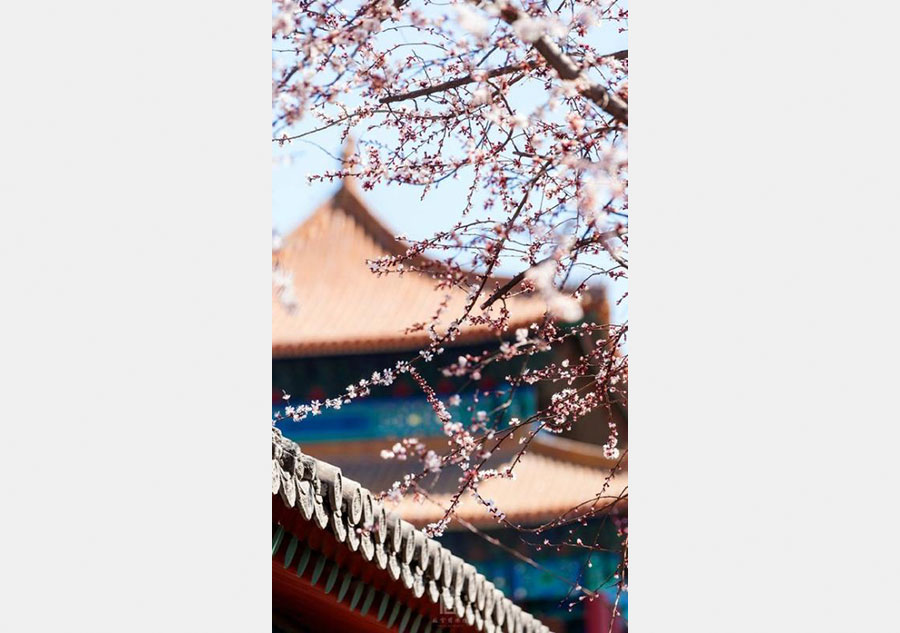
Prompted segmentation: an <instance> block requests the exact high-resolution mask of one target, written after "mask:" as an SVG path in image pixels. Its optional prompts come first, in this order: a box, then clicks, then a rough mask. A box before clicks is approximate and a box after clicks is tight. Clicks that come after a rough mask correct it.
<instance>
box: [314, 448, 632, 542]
mask: <svg viewBox="0 0 900 633" xmlns="http://www.w3.org/2000/svg"><path fill="white" fill-rule="evenodd" d="M517 437H518V436H515V437H514V438H513V441H512V444H510V445H509V446H507V447H506V448H504V449H502V450H501V451H498V453H497V454H495V456H493V457H492V458H491V459H490V460H488V464H487V465H486V468H493V469H496V470H498V471H501V472H502V471H503V470H504V469H505V467H506V466H507V465H508V464H509V463H510V462H511V461H512V459H513V458H514V457H515V453H516V452H517V448H518V441H517V439H516V438H517ZM387 444H388V443H387V442H385V441H379V440H372V441H369V442H358V443H354V445H353V446H348V445H347V444H346V443H321V444H317V443H309V444H306V445H305V446H306V449H307V450H308V451H309V452H310V453H311V454H314V455H316V456H318V457H319V458H321V459H325V460H326V461H328V462H330V463H332V464H334V465H335V466H339V467H340V468H341V469H342V470H343V472H344V475H346V476H348V477H350V478H351V479H356V480H358V481H360V482H363V483H365V485H366V486H367V487H368V488H370V489H371V490H372V492H374V493H376V494H378V493H381V492H383V491H385V490H387V489H388V488H390V487H391V484H393V483H394V482H395V481H399V480H401V479H403V476H404V475H406V474H407V473H417V472H420V471H421V464H420V463H419V462H418V461H417V460H415V459H410V460H405V461H397V460H394V459H388V460H385V459H381V458H380V457H379V456H378V450H379V448H385V447H386V446H387ZM425 444H426V446H427V447H428V448H430V449H433V450H436V451H437V452H438V454H441V453H443V452H445V451H446V443H445V442H444V441H443V440H439V439H437V438H429V439H427V440H425ZM615 464H616V462H615V461H614V460H610V459H607V458H606V457H604V456H603V449H601V448H600V447H599V446H596V445H594V444H587V443H585V442H578V441H576V440H570V439H566V438H563V437H558V436H554V435H544V434H540V435H538V436H537V437H536V438H535V439H534V440H533V441H532V443H531V445H530V446H529V449H528V453H527V454H526V455H524V456H523V457H522V459H521V460H520V461H519V463H518V464H517V465H516V467H515V469H514V473H515V477H516V478H515V479H514V480H510V479H500V478H497V479H490V480H487V481H484V482H482V483H481V484H480V485H479V494H480V495H481V496H482V497H483V498H484V499H493V500H494V502H495V503H496V506H497V508H498V509H499V510H500V511H501V512H504V513H505V514H506V518H507V520H509V521H511V522H512V523H516V524H521V525H531V526H535V525H539V524H541V523H544V522H547V521H550V520H552V519H555V518H557V517H559V516H560V515H562V514H563V513H565V512H567V511H568V510H571V509H572V508H574V507H575V506H577V505H579V504H584V505H582V506H581V507H580V509H579V510H580V511H578V512H574V513H572V514H570V515H569V516H570V517H573V516H576V515H578V514H583V513H585V512H588V511H590V510H591V509H595V510H596V509H598V508H602V507H605V506H606V505H607V504H609V503H611V502H613V501H614V498H615V497H616V496H617V495H620V494H622V493H623V491H625V490H626V488H627V485H628V472H627V460H626V461H623V463H622V464H621V466H622V468H621V469H620V470H618V471H617V473H616V475H615V477H613V478H612V479H611V481H610V484H609V486H608V487H607V488H606V490H605V491H604V492H603V495H602V497H601V498H600V499H598V500H597V503H596V505H593V503H584V502H585V501H588V500H591V499H592V498H593V497H594V495H597V494H599V493H600V492H601V490H603V484H604V482H605V481H606V478H607V477H608V476H609V473H610V471H611V469H612V467H613V466H615ZM459 475H460V471H459V470H458V469H457V468H456V467H448V468H447V469H446V470H445V471H444V472H442V473H441V474H440V476H439V477H436V476H435V475H428V476H427V477H426V478H425V479H424V480H422V482H421V484H422V487H423V488H424V489H426V490H428V491H429V498H428V499H424V500H421V502H420V501H417V500H415V499H414V497H413V495H412V493H410V494H409V495H407V496H405V497H404V498H403V500H402V501H401V502H400V503H399V504H395V503H392V502H390V501H387V500H385V502H384V503H385V506H386V507H387V508H388V509H391V510H396V511H397V512H398V513H399V514H400V516H402V517H403V518H404V519H406V520H407V521H409V522H410V523H412V524H414V525H416V526H418V527H424V526H425V525H427V524H428V523H433V522H435V521H438V520H440V519H441V517H443V516H444V509H446V508H447V507H449V506H450V501H451V498H452V497H453V494H454V493H455V492H456V491H457V489H458V485H459V484H458V481H457V478H458V477H459ZM616 507H617V508H618V509H619V510H620V511H621V512H622V513H623V514H624V513H625V512H626V511H627V507H628V504H627V499H623V500H621V501H618V502H616ZM457 515H458V516H459V517H460V518H462V519H464V520H465V521H468V522H470V523H473V524H475V525H481V526H487V525H494V524H496V520H495V519H494V518H493V517H492V516H491V515H490V513H489V512H488V511H487V509H486V508H485V507H484V505H482V504H481V503H479V502H478V500H477V499H475V498H474V497H472V495H471V494H470V493H468V492H467V493H466V494H465V495H464V496H463V498H462V501H461V503H460V505H459V506H457ZM451 527H453V524H451Z"/></svg>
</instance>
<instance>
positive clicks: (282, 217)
mask: <svg viewBox="0 0 900 633" xmlns="http://www.w3.org/2000/svg"><path fill="white" fill-rule="evenodd" d="M617 31H618V29H617V27H616V26H614V25H610V24H605V25H604V26H603V27H602V28H600V29H598V30H597V40H598V41H597V47H598V49H599V50H603V51H606V50H608V51H610V52H612V51H617V50H620V49H623V48H627V45H628V43H627V33H618V32H617ZM313 125H314V122H313V121H312V120H310V121H308V122H303V121H301V122H300V123H299V124H297V125H296V126H294V128H293V130H294V132H302V131H305V130H306V129H309V128H310V127H312V126H313ZM340 133H341V131H340V129H339V127H335V128H332V129H327V130H323V131H322V132H319V133H317V134H314V135H312V136H309V137H306V138H305V139H299V140H296V141H293V142H291V143H290V144H286V145H285V146H284V147H280V146H279V144H277V143H273V144H272V145H273V149H272V227H273V229H275V230H276V231H278V232H279V233H281V234H286V233H288V232H290V231H291V230H292V229H293V228H294V227H296V226H297V225H298V224H299V223H300V222H302V221H303V220H304V219H305V218H306V217H307V216H308V215H309V214H310V213H312V211H314V210H315V209H316V207H317V206H319V205H320V204H321V203H322V202H324V201H325V200H327V199H328V197H329V196H330V195H331V194H332V193H333V192H334V191H335V190H336V189H337V186H338V185H337V183H324V184H323V183H318V182H317V183H312V184H310V183H309V182H308V181H307V175H308V174H313V173H319V172H321V171H324V170H326V169H335V168H337V167H338V164H339V162H338V160H337V158H336V157H339V156H340V154H341V141H340ZM467 185H468V181H467V179H466V178H465V176H463V177H462V178H461V179H459V180H453V179H448V180H446V181H444V182H442V183H440V185H439V186H438V187H436V188H434V189H433V190H431V191H430V192H429V194H428V195H427V196H426V197H425V199H424V200H421V199H420V198H421V195H422V188H420V187H414V186H409V185H404V186H398V185H393V186H390V185H379V186H376V187H375V188H374V189H372V190H370V191H366V192H365V193H364V199H365V200H366V202H367V204H368V205H369V208H370V209H371V210H372V212H373V213H374V214H375V215H376V217H378V218H379V220H381V222H382V223H383V224H385V225H386V226H387V227H388V228H389V229H390V230H391V231H393V232H394V233H395V234H399V233H404V234H406V235H408V236H409V237H410V238H414V239H417V238H425V237H429V236H430V235H432V234H434V233H435V232H436V231H438V230H442V229H446V228H448V227H449V226H451V225H452V224H453V222H454V221H455V220H456V219H457V218H458V217H459V214H460V212H461V210H462V204H461V201H462V200H464V199H465V194H466V187H467ZM520 269H521V263H518V264H517V263H511V264H508V265H506V266H501V269H500V270H499V271H498V272H500V273H501V274H515V273H517V272H519V270H520ZM606 283H607V284H608V283H609V282H606ZM625 289H626V283H625V282H619V283H617V284H616V285H615V287H611V288H609V290H610V299H611V301H615V300H616V299H618V298H619V297H620V296H621V295H622V293H623V292H624V291H625ZM625 318H626V313H625V306H624V305H623V306H622V307H621V308H620V309H618V310H616V311H615V312H614V320H615V321H621V320H624V319H625Z"/></svg>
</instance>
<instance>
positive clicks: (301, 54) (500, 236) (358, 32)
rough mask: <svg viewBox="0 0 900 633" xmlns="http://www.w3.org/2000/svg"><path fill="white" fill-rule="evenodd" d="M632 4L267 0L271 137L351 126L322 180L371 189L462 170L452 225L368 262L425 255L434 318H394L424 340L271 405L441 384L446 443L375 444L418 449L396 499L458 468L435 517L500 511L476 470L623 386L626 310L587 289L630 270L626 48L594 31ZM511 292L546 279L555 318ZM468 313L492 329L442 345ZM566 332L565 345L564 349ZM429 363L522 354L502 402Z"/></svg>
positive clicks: (455, 371) (388, 268) (610, 446)
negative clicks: (525, 405) (335, 383)
mask: <svg viewBox="0 0 900 633" xmlns="http://www.w3.org/2000/svg"><path fill="white" fill-rule="evenodd" d="M627 17H628V14H627V10H624V9H622V8H620V7H619V6H617V4H616V2H615V0H574V1H573V2H571V3H563V4H560V5H558V7H552V6H551V5H547V4H545V3H541V2H537V1H536V0H516V1H514V2H513V1H507V0H499V1H492V0H488V1H486V2H481V3H477V4H476V3H470V2H465V1H463V0H451V2H449V3H443V2H442V3H435V2H432V1H431V0H418V1H417V2H416V3H410V2H409V1H408V0H336V1H326V0H275V3H274V5H273V24H272V37H273V48H274V49H275V51H276V52H275V55H274V58H273V109H274V125H273V140H274V141H275V142H276V143H277V144H278V145H279V146H281V147H282V148H283V149H284V151H288V150H289V149H290V147H291V144H292V143H294V142H295V141H299V140H300V139H306V138H307V137H313V136H314V135H316V134H321V133H323V132H324V131H326V130H332V131H340V134H341V136H342V138H346V137H347V136H348V135H350V133H351V132H352V133H353V135H354V136H355V137H357V138H358V145H357V147H356V148H355V149H354V150H353V151H351V152H349V153H348V154H347V155H346V156H345V157H344V159H343V162H342V164H341V165H340V167H339V168H337V169H333V170H323V171H321V172H320V173H317V174H312V175H310V176H309V178H310V180H313V181H325V182H332V181H337V180H340V179H344V178H347V177H350V176H352V177H354V178H355V179H356V180H357V182H359V183H360V185H361V186H362V188H363V189H372V188H374V187H377V186H395V185H399V186H404V187H410V186H413V187H417V188H418V190H419V191H421V192H422V199H423V200H424V199H426V197H427V195H428V194H429V193H431V192H433V191H434V190H435V189H436V188H437V187H438V186H439V185H440V184H441V183H442V182H444V181H447V180H455V181H461V182H464V183H465V195H464V196H460V199H459V217H458V218H449V219H448V225H449V224H450V223H451V222H452V223H453V224H452V226H449V227H448V228H447V229H446V230H443V231H439V232H437V233H435V234H434V235H432V236H430V237H428V238H425V239H413V240H411V239H408V238H406V237H405V236H400V237H401V240H402V242H403V243H404V244H405V247H404V248H401V249H400V252H394V253H392V254H389V255H386V256H384V257H380V258H377V259H373V260H371V261H369V262H368V264H369V266H370V269H371V270H372V272H373V273H374V274H376V275H379V276H382V275H398V276H403V275H410V274H416V275H427V276H428V278H430V279H431V280H432V281H433V284H434V288H435V296H436V304H437V308H436V310H435V311H434V314H433V315H432V317H431V318H430V320H426V321H423V322H418V323H398V330H402V329H403V328H404V327H405V328H406V331H407V332H426V333H427V334H428V337H429V343H428V345H427V346H426V347H425V348H424V349H422V350H420V351H419V353H418V354H417V355H416V357H415V358H413V359H411V360H410V361H408V362H401V363H398V364H397V365H396V366H395V367H391V368H387V369H384V370H382V371H379V372H375V373H373V374H372V375H371V377H369V378H365V379H363V380H360V381H358V382H356V383H354V384H351V385H349V386H348V387H347V389H346V392H345V393H342V394H335V395H333V396H332V397H330V398H325V399H324V400H322V401H318V400H317V401H313V402H310V403H305V404H301V405H288V406H285V408H284V410H283V412H279V413H277V414H276V415H275V420H276V421H277V420H280V419H288V420H293V421H296V422H300V421H302V420H305V419H307V418H308V417H310V416H317V415H320V414H321V413H322V412H323V411H324V410H327V409H339V408H341V407H342V406H346V405H349V404H350V403H352V402H353V401H354V400H356V399H358V398H362V397H366V396H368V395H369V394H370V393H372V390H373V389H376V388H378V387H383V386H388V385H391V384H392V383H393V382H394V380H395V379H396V378H397V376H399V375H401V374H408V375H409V376H410V377H411V378H412V380H413V381H414V382H415V384H416V385H417V386H418V388H419V390H420V391H421V392H422V393H423V394H424V396H425V398H426V400H427V401H428V403H429V404H430V406H431V409H432V410H433V412H434V416H435V418H434V419H435V423H436V424H438V425H440V428H441V430H442V431H443V434H444V437H445V439H446V445H447V448H446V452H445V453H444V454H439V453H438V452H436V451H434V450H429V449H427V448H426V447H425V446H424V445H423V444H422V443H421V442H419V441H418V440H415V439H414V438H407V439H405V440H402V441H400V442H397V443H396V444H394V446H393V447H391V448H390V449H385V450H384V451H382V456H383V457H384V458H386V459H395V460H407V459H410V458H413V457H414V458H415V459H417V460H420V461H421V464H422V468H421V472H418V473H410V474H408V475H406V476H405V477H404V478H403V479H402V480H401V481H397V482H395V483H394V485H393V486H392V487H391V488H390V489H389V490H388V491H387V492H386V493H385V495H386V497H387V498H389V499H394V500H399V499H400V498H401V497H402V496H403V495H404V494H406V493H408V492H412V493H413V494H425V493H426V492H427V491H424V490H422V488H421V487H420V482H422V481H423V480H424V478H425V477H426V476H427V475H428V474H430V473H435V472H438V471H441V470H443V469H446V468H452V469H454V470H455V469H458V470H459V473H460V475H459V488H458V491H457V494H455V495H454V497H453V499H452V501H451V503H450V505H449V507H448V508H447V513H446V514H445V516H444V517H443V518H442V519H441V520H440V521H437V522H435V523H434V524H432V525H430V526H429V528H428V529H429V531H430V532H431V533H432V534H440V533H441V532H442V531H443V530H444V529H445V528H446V527H447V525H448V524H449V522H450V521H451V520H452V517H453V513H454V510H455V508H456V507H457V505H458V503H459V500H460V499H461V498H462V496H463V495H464V494H465V493H468V494H469V495H470V496H472V497H474V498H475V499H477V500H478V501H479V503H481V504H482V505H483V506H484V507H485V508H487V511H488V512H489V513H490V514H491V515H492V516H493V517H494V518H495V519H496V520H498V521H500V522H504V523H505V522H506V515H505V514H504V512H503V510H502V508H498V507H497V505H496V503H494V501H492V500H490V499H485V498H483V497H482V496H481V495H480V494H479V492H478V486H479V484H480V483H481V482H483V481H485V480H487V479H492V478H511V477H514V474H515V473H514V468H515V465H516V464H517V463H518V461H519V459H520V457H521V455H523V454H524V452H525V451H526V450H527V448H528V446H529V443H530V442H531V440H532V439H533V438H534V436H535V434H536V433H537V432H538V431H539V430H548V431H551V432H557V433H559V432H564V431H566V430H567V429H571V428H573V425H576V424H578V422H579V420H583V419H585V417H586V416H588V415H590V414H591V413H592V412H596V411H603V410H609V409H610V407H611V406H612V402H613V401H614V400H618V401H624V399H625V398H626V397H627V383H628V356H627V353H626V350H625V346H624V343H625V339H626V337H627V331H628V326H627V323H620V324H611V323H605V322H602V323H595V322H593V321H591V319H593V318H594V317H593V316H591V315H589V314H588V311H587V310H586V309H585V306H586V298H587V297H588V296H589V295H590V293H591V290H592V287H593V286H594V285H595V284H596V282H599V281H602V280H606V281H609V282H617V281H618V280H621V279H625V278H627V271H628V259H629V256H628V215H629V205H628V159H627V152H626V147H627V134H628V103H627V102H628V53H627V51H623V50H614V49H611V48H600V47H598V45H597V42H599V41H601V38H598V33H602V32H603V31H604V30H606V31H608V30H611V29H612V30H618V31H624V30H625V29H626V28H627ZM273 248H276V245H275V244H273ZM426 254H427V255H428V256H427V257H426ZM436 254H437V255H436ZM504 267H505V268H510V269H515V270H518V271H519V272H518V274H516V275H515V276H514V277H512V278H510V279H509V280H507V281H506V282H505V283H504V282H502V281H498V280H496V278H495V276H496V274H497V272H498V270H499V269H500V268H504ZM273 285H274V289H275V291H276V294H277V295H278V297H279V298H280V300H281V301H282V303H283V304H284V305H286V306H288V307H289V308H290V307H291V306H296V305H297V297H296V296H295V295H294V292H293V281H292V279H291V278H290V275H289V273H287V272H285V271H283V270H281V269H279V268H278V267H277V266H276V267H275V268H274V269H273ZM453 293H461V294H462V295H464V296H465V302H464V307H463V308H462V309H461V310H456V308H453V307H452V306H454V305H455V304H453V303H452V302H451V301H450V297H451V295H452V294H453ZM517 295H537V296H539V297H541V298H542V299H543V301H544V302H545V303H546V306H547V314H546V316H545V318H544V319H543V320H540V319H539V320H537V321H536V322H534V323H532V324H530V325H529V326H528V327H521V326H520V325H516V326H514V325H512V321H511V319H512V312H511V310H510V306H509V305H508V304H509V303H510V300H511V299H513V298H515V297H516V296H517ZM399 318H402V315H400V317H399ZM443 321H447V324H445V325H439V324H440V323H443ZM465 327H480V328H485V329H488V330H490V331H492V332H494V333H495V334H496V335H497V340H498V343H499V345H498V347H497V348H496V349H493V350H492V351H484V352H482V353H479V354H464V355H460V356H459V357H458V358H457V359H456V361H455V362H447V361H445V360H444V359H443V354H444V352H445V349H446V348H447V347H448V346H449V345H450V344H452V343H454V342H455V341H457V339H458V338H459V335H460V333H461V332H462V330H463V328H465ZM514 328H515V329H514ZM564 349H565V350H568V351H567V352H566V354H565V358H562V354H555V352H556V351H557V350H564ZM454 355H455V354H454ZM423 363H441V366H442V369H443V374H444V376H445V377H446V379H448V380H450V379H452V380H458V381H460V382H468V383H470V384H473V385H476V386H477V385H478V384H479V383H480V382H481V381H482V380H483V378H484V376H488V375H490V371H491V369H492V366H495V365H496V366H499V365H500V364H503V365H502V366H503V367H504V368H507V369H505V370H504V371H505V372H508V371H511V370H510V369H509V368H510V367H514V366H515V367H517V368H518V367H521V369H516V370H515V373H509V375H506V382H507V383H508V385H509V391H508V399H507V400H506V402H505V403H504V404H503V405H501V406H494V405H492V406H490V407H488V406H484V407H480V405H479V403H478V402H477V398H478V396H477V392H476V394H475V396H474V397H475V400H476V402H474V403H473V406H472V407H471V408H470V409H469V410H468V412H466V411H463V410H462V409H461V399H460V396H459V395H454V396H450V397H449V398H447V399H446V402H444V401H442V400H441V399H440V398H439V397H438V395H437V393H436V391H435V389H434V388H432V387H431V386H430V385H429V384H428V382H427V381H426V380H425V378H424V377H423V376H422V374H421V373H420V372H419V371H417V369H416V367H417V366H418V365H419V364H423ZM526 385H534V386H537V387H540V388H544V389H549V390H552V391H553V394H552V396H551V397H550V398H549V401H548V402H547V403H545V406H543V407H542V408H541V409H540V410H539V411H537V412H535V413H534V415H532V416H530V417H528V418H527V419H524V420H519V419H516V418H514V417H511V416H510V415H509V405H510V403H511V402H512V399H513V397H514V394H515V392H516V390H517V389H518V388H519V387H521V386H526ZM285 395H286V396H287V394H285ZM286 400H288V401H289V397H286ZM479 407H480V408H479ZM451 411H452V412H451ZM467 413H471V416H469V417H468V418H467V417H466V414H467ZM513 437H516V438H518V442H519V444H517V447H516V450H517V451H518V452H517V453H516V457H515V458H514V459H513V460H512V461H511V462H509V463H507V464H506V465H505V466H502V467H500V468H498V469H489V468H488V467H487V466H486V464H487V462H488V460H489V459H490V458H491V456H493V455H495V454H496V453H497V451H498V450H500V449H501V448H502V447H504V446H505V445H507V444H516V440H512V441H510V438H513ZM603 450H604V455H605V456H606V457H607V458H608V459H610V460H619V458H620V457H623V454H624V453H625V451H624V450H623V448H622V447H621V446H620V440H619V431H618V428H617V426H616V424H615V422H614V421H613V420H612V417H611V416H609V436H608V439H607V442H606V444H605V445H604V447H603ZM617 467H618V466H617ZM614 471H615V469H613V472H614ZM611 476H612V473H611ZM605 490H606V486H604V490H603V491H600V493H598V497H595V498H592V499H588V500H587V501H586V503H587V505H586V506H585V507H586V508H589V509H588V510H587V511H586V512H582V513H581V514H579V515H577V516H579V517H582V518H583V517H589V516H593V514H594V513H596V512H599V511H600V510H598V509H596V508H595V506H594V505H591V504H592V503H594V502H595V501H596V499H597V498H599V497H602V496H603V494H604V492H605ZM570 519H571V517H569V518H561V519H560V522H559V523H554V525H559V524H562V523H563V522H564V521H568V520H570ZM625 538H626V542H627V535H626V537H625ZM572 544H574V545H578V546H584V547H586V548H590V547H592V545H591V544H589V543H588V544H584V543H578V542H577V541H575V540H574V539H573V540H572ZM624 559H625V556H624V555H623V560H624ZM623 570H624V566H623ZM622 577H623V578H624V571H623V574H622ZM579 589H580V587H579ZM585 595H588V597H589V599H590V596H591V594H585Z"/></svg>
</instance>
